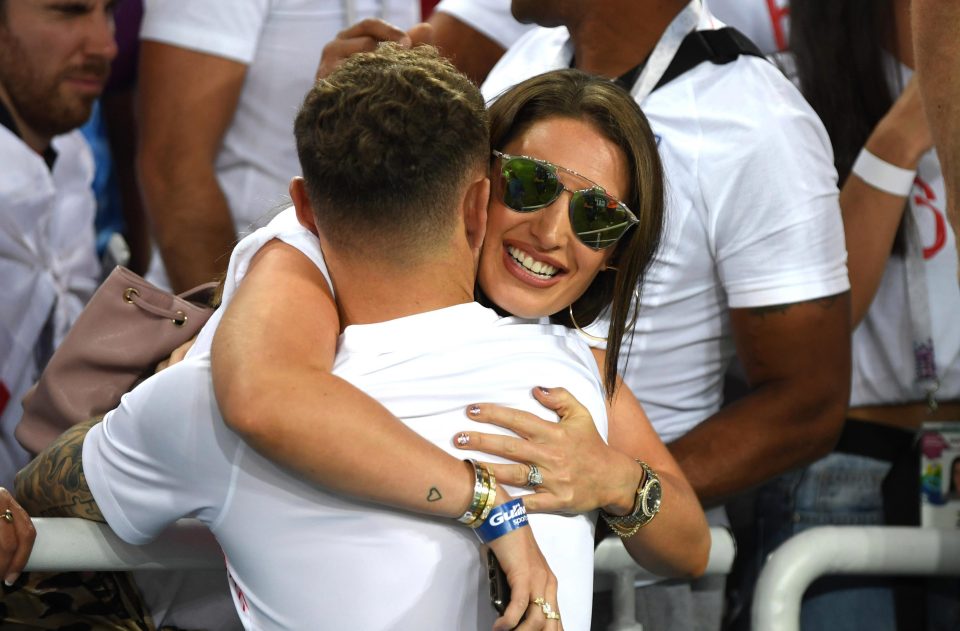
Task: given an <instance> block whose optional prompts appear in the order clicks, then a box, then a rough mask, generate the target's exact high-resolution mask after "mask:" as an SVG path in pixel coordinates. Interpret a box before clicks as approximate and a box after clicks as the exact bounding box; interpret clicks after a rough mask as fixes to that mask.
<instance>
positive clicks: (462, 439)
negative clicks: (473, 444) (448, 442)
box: [457, 432, 470, 447]
mask: <svg viewBox="0 0 960 631" xmlns="http://www.w3.org/2000/svg"><path fill="white" fill-rule="evenodd" d="M457 444H458V445H460V446H461V447H463V446H465V445H469V444H470V437H469V436H467V435H466V434H464V433H463V432H461V433H459V434H457Z"/></svg>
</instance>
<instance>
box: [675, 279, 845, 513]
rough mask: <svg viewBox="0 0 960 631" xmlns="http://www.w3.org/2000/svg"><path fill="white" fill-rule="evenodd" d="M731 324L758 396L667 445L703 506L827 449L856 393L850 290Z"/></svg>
mask: <svg viewBox="0 0 960 631" xmlns="http://www.w3.org/2000/svg"><path fill="white" fill-rule="evenodd" d="M730 322H731V325H732V327H733V335H734V340H735V342H736V346H737V356H738V358H739V359H740V362H741V363H742V364H743V368H744V370H745V372H746V375H747V379H748V381H749V385H750V393H749V394H748V395H747V396H745V397H744V398H742V399H740V400H739V401H737V402H735V403H733V404H732V405H729V406H727V407H725V408H723V409H722V410H720V411H719V412H717V413H716V414H714V415H713V416H712V417H710V418H708V419H707V420H706V421H704V422H703V423H701V424H700V425H698V426H697V427H695V428H694V429H693V430H691V431H690V432H689V433H688V434H686V435H685V436H683V437H682V438H679V439H678V440H676V441H674V442H673V443H671V444H670V445H668V446H669V448H670V451H671V452H672V453H673V455H674V457H675V458H676V459H677V461H678V462H679V463H680V468H681V469H682V470H683V472H684V473H685V474H686V475H687V478H688V479H689V480H690V484H691V485H692V486H693V488H694V490H695V491H696V492H697V495H698V496H699V497H700V501H701V502H703V503H704V504H705V505H716V504H719V503H721V502H723V500H724V499H725V498H727V497H730V496H731V495H734V494H736V493H739V492H741V491H744V490H746V489H748V488H750V487H752V486H755V485H757V484H759V483H761V482H763V481H765V480H768V479H770V478H772V477H774V476H776V475H779V474H781V473H783V472H785V471H789V470H790V469H793V468H796V467H799V466H802V465H804V464H807V463H809V462H812V461H813V460H816V459H817V458H819V457H821V456H823V455H825V454H826V453H828V452H829V451H830V450H831V449H832V448H833V445H834V443H835V442H836V440H837V436H838V434H839V432H840V429H841V428H842V425H843V419H844V414H845V412H846V408H847V398H848V396H849V389H850V295H849V293H844V294H840V295H837V296H832V297H829V298H823V299H819V300H811V301H808V302H799V303H795V304H787V305H775V306H771V307H762V308H756V309H732V310H731V311H730Z"/></svg>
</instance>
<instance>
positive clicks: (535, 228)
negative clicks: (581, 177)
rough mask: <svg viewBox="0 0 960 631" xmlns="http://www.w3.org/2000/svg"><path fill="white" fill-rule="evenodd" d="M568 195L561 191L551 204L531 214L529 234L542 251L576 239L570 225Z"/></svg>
mask: <svg viewBox="0 0 960 631" xmlns="http://www.w3.org/2000/svg"><path fill="white" fill-rule="evenodd" d="M570 195H571V194H570V192H569V191H567V190H561V191H560V194H559V195H557V197H556V198H555V199H554V200H553V201H552V202H550V203H549V204H547V205H546V206H544V207H543V208H541V209H540V210H538V211H537V212H535V213H531V217H530V219H531V220H532V221H531V227H530V232H531V233H532V235H533V236H534V237H535V238H536V239H537V240H538V241H539V245H540V246H541V247H543V248H544V249H553V248H557V247H560V246H563V245H565V244H566V242H567V240H568V239H573V238H576V235H574V233H573V226H572V225H571V223H570Z"/></svg>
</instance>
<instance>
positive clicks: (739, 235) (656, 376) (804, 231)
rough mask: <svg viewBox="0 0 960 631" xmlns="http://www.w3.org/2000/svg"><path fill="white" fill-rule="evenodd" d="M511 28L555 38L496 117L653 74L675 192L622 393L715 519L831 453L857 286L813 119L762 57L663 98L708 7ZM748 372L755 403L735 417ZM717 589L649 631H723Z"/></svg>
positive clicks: (521, 63) (671, 591)
mask: <svg viewBox="0 0 960 631" xmlns="http://www.w3.org/2000/svg"><path fill="white" fill-rule="evenodd" d="M512 10H513V14H514V16H516V17H517V18H519V19H521V21H528V22H536V23H537V24H539V25H541V26H542V27H543V28H539V29H535V30H534V31H532V32H531V33H528V34H527V35H525V36H524V37H523V38H522V39H521V40H519V41H518V42H517V43H516V44H515V45H514V46H513V47H511V49H510V50H508V51H507V53H506V55H504V57H503V58H501V60H500V61H499V62H498V64H497V65H496V66H495V67H494V68H493V69H492V70H491V72H490V74H489V75H488V77H487V79H486V82H485V83H484V85H483V93H484V96H485V97H486V98H488V99H492V98H495V97H496V96H497V94H499V93H500V92H502V91H503V90H504V89H506V88H507V87H509V86H511V85H513V84H515V83H517V82H518V81H521V80H523V79H525V78H526V77H529V76H531V75H534V74H537V73H540V72H544V71H547V70H550V69H554V68H558V67H566V66H568V65H571V63H572V64H573V65H574V66H575V67H577V68H579V69H582V70H585V71H588V72H591V73H594V74H600V75H604V76H607V77H611V78H616V77H620V76H622V75H624V74H626V73H628V71H630V70H631V69H633V68H636V67H637V66H638V65H639V66H640V67H639V69H638V70H637V73H636V76H637V78H636V80H635V81H632V82H630V87H631V93H632V95H633V96H634V98H635V99H636V100H637V101H638V102H639V103H640V104H641V107H642V108H643V110H644V113H645V114H646V115H647V116H648V118H649V120H650V123H651V127H652V129H653V131H654V134H656V135H657V138H658V142H659V147H660V153H661V157H662V159H663V161H664V171H665V174H666V178H667V182H668V190H669V191H670V192H669V196H668V213H667V222H666V231H665V238H664V242H663V244H662V245H661V249H660V251H659V253H658V255H657V257H656V260H655V262H654V264H653V266H652V268H651V272H650V276H649V278H650V282H649V284H648V285H646V286H645V288H644V294H643V300H644V309H643V310H641V312H640V316H639V319H638V321H637V323H636V325H635V327H634V332H635V333H636V334H637V338H636V340H637V343H635V344H634V346H633V351H632V353H631V356H630V357H629V359H628V361H627V364H626V369H625V371H624V372H623V376H624V381H625V382H626V383H627V384H628V385H629V386H630V387H631V389H632V390H633V391H634V392H635V393H636V394H637V397H638V398H639V399H640V400H641V402H642V403H643V405H644V407H645V409H646V410H647V412H648V414H649V415H650V418H651V421H652V422H653V424H654V426H655V427H656V428H657V430H658V432H659V433H660V434H661V436H662V437H663V438H664V440H665V441H666V442H668V443H669V447H670V448H671V451H672V452H673V454H674V456H675V457H677V459H678V461H679V462H680V465H681V468H682V469H683V470H684V473H685V474H686V475H687V477H688V478H689V480H690V482H691V483H692V485H693V487H694V489H695V490H696V491H697V493H698V495H699V497H700V499H701V501H702V502H703V503H704V504H705V505H706V506H717V505H719V504H721V503H722V502H723V501H724V500H726V499H727V498H729V497H731V496H733V495H735V494H737V493H740V492H743V491H745V490H747V489H749V488H751V487H752V486H755V485H757V484H759V483H762V482H764V481H765V480H768V479H770V478H772V477H774V476H776V475H778V474H781V473H783V472H784V471H788V470H790V469H793V468H796V467H799V466H802V465H804V464H806V463H809V462H811V461H814V460H816V459H817V458H819V457H821V456H823V455H825V454H826V453H828V452H829V450H830V449H831V448H832V446H833V443H834V442H835V440H836V437H837V435H838V432H839V430H840V427H841V424H842V422H843V417H844V412H845V409H846V402H847V397H848V392H849V390H848V388H849V378H850V363H849V362H850V356H849V348H850V346H849V345H850V334H849V317H850V315H849V295H848V293H847V290H848V289H849V283H848V279H847V270H846V265H845V259H846V252H845V248H844V243H843V237H842V235H843V228H842V225H841V218H840V210H839V204H838V190H837V186H836V170H835V168H834V166H833V164H832V160H831V152H830V144H829V138H828V137H827V134H826V132H825V130H824V128H823V125H822V124H821V123H820V121H819V120H818V119H817V117H816V115H815V113H814V112H813V111H812V110H811V109H810V108H809V106H808V105H807V104H806V103H805V102H804V100H803V98H802V97H801V96H800V94H799V93H798V92H797V90H796V89H795V88H794V87H793V86H792V85H791V84H790V83H789V82H788V81H787V80H786V79H785V78H784V77H783V76H782V75H781V74H780V72H779V71H778V70H777V69H776V68H774V67H773V66H772V65H770V64H768V63H767V62H766V61H764V60H762V59H759V58H755V57H752V56H740V57H739V58H737V59H736V60H735V61H732V62H731V63H727V64H724V65H717V64H713V63H702V64H700V65H698V66H696V67H695V68H693V69H691V70H688V71H687V72H685V73H683V74H682V75H680V76H679V77H677V78H675V79H673V80H672V81H670V82H668V83H666V84H665V85H662V86H660V87H658V88H657V86H658V84H659V83H660V80H661V77H662V75H663V74H664V72H665V71H666V69H667V68H668V67H669V65H670V64H671V62H672V60H673V57H674V55H675V53H676V52H677V50H678V49H679V48H680V46H681V44H682V42H683V41H684V39H685V38H686V37H687V36H688V34H689V33H690V32H691V31H694V30H711V29H714V28H716V27H717V26H718V24H717V22H716V20H714V18H713V17H712V16H711V14H710V13H709V12H708V11H707V10H706V9H705V8H703V7H702V6H701V5H700V3H699V2H690V3H687V2H683V1H680V0H675V1H673V2H660V3H654V2H648V1H644V2H632V1H611V2H604V3H592V4H590V5H589V6H588V5H584V4H576V3H568V2H559V1H556V2H549V1H538V2H529V1H524V0H515V1H514V2H513V4H512ZM548 27H558V28H548ZM644 62H645V63H644ZM654 88H657V89H654ZM734 357H736V358H737V359H738V360H739V361H740V363H741V364H742V366H743V368H744V371H745V373H746V378H747V381H748V383H749V384H750V386H751V388H750V391H749V393H748V394H747V395H746V396H745V397H744V398H742V399H741V400H740V401H738V402H737V403H736V404H735V405H733V406H730V407H728V408H725V409H724V410H720V404H721V402H722V392H721V390H722V382H723V375H724V373H725V371H726V368H727V366H728V365H729V364H730V362H731V361H732V360H733V359H734ZM719 512H722V511H714V517H715V518H716V519H718V520H719V519H722V517H721V516H720V515H719V514H717V513H719ZM705 585H707V583H706V581H702V580H701V582H700V583H699V584H696V585H691V584H676V583H675V584H670V585H667V586H664V587H659V588H645V589H641V590H639V592H638V594H639V595H640V600H639V601H638V610H639V613H640V621H641V623H642V624H644V626H646V627H648V628H654V629H659V628H671V629H683V628H691V629H707V628H714V629H716V628H719V624H720V622H719V620H720V614H721V610H722V590H721V589H720V588H719V586H718V585H709V586H708V587H707V589H701V588H703V587H704V586H705ZM595 610H602V608H600V607H595ZM598 622H599V623H601V624H602V621H597V620H595V623H598Z"/></svg>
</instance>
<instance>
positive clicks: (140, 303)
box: [123, 282, 217, 326]
mask: <svg viewBox="0 0 960 631" xmlns="http://www.w3.org/2000/svg"><path fill="white" fill-rule="evenodd" d="M216 287H217V283H212V282H211V283H203V284H202V285H197V286H196V287H194V288H193V289H188V290H187V291H185V292H183V293H182V294H178V295H177V296H176V298H179V299H181V300H185V301H188V302H192V301H193V300H194V299H195V298H196V297H198V296H201V295H203V294H205V293H209V292H210V291H212V290H213V289H215V288H216ZM123 299H124V301H125V302H127V303H129V304H132V305H135V306H137V307H139V308H140V309H143V310H144V311H146V312H147V313H152V314H153V315H155V316H158V317H161V318H166V319H168V320H170V321H171V322H173V323H174V324H175V325H176V326H183V323H184V322H186V321H187V314H186V313H185V312H184V311H183V309H176V308H174V309H165V308H163V307H158V306H157V305H154V304H151V303H150V302H149V301H147V300H144V299H143V297H142V296H141V295H140V291H139V290H138V289H137V288H136V287H127V288H126V289H124V290H123Z"/></svg>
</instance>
